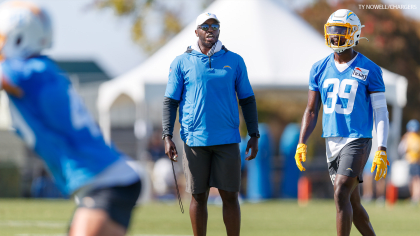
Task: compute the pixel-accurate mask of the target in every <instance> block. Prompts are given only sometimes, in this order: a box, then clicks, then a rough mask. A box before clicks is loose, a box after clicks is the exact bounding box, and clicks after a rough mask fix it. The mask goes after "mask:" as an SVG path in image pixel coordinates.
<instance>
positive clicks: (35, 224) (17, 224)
mask: <svg viewBox="0 0 420 236" xmlns="http://www.w3.org/2000/svg"><path fill="white" fill-rule="evenodd" d="M1 226H6V227H39V228H63V227H66V226H67V223H64V222H51V221H17V220H5V221H0V227H1Z"/></svg>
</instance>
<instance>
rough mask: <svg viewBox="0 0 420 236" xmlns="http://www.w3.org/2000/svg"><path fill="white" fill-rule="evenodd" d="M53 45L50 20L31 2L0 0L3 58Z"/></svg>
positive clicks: (29, 54)
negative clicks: (1, 0) (2, 1)
mask: <svg viewBox="0 0 420 236" xmlns="http://www.w3.org/2000/svg"><path fill="white" fill-rule="evenodd" d="M51 45H52V26H51V20H50V18H49V16H48V14H47V12H46V11H45V10H43V9H42V8H40V7H39V6H37V5H36V4H34V3H32V2H27V1H16V0H13V1H7V2H4V3H2V4H0V54H1V56H2V57H4V58H27V57H30V56H33V55H36V54H39V53H40V52H41V51H42V50H44V49H47V48H50V47H51Z"/></svg>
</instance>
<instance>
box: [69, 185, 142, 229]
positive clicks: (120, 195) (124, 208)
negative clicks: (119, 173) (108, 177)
mask: <svg viewBox="0 0 420 236" xmlns="http://www.w3.org/2000/svg"><path fill="white" fill-rule="evenodd" d="M140 191H141V181H140V180H139V181H137V182H135V183H134V184H131V185H127V186H115V187H106V188H99V189H92V190H89V191H87V192H86V193H84V194H83V195H82V196H81V197H80V199H79V204H78V206H77V207H84V208H90V209H101V210H104V211H106V212H107V213H108V215H109V217H110V218H111V219H112V220H113V221H115V222H117V223H118V224H120V225H122V226H124V227H125V228H126V229H127V228H128V224H129V223H130V218H131V211H132V210H133V208H134V206H135V205H136V202H137V199H138V197H139V195H140Z"/></svg>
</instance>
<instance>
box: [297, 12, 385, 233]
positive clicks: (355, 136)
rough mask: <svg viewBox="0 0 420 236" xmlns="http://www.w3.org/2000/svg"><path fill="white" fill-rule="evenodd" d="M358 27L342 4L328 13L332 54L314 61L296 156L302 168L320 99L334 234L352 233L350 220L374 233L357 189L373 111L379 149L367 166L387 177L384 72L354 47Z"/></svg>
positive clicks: (368, 146) (327, 30)
mask: <svg viewBox="0 0 420 236" xmlns="http://www.w3.org/2000/svg"><path fill="white" fill-rule="evenodd" d="M362 27H363V26H362V25H361V23H360V20H359V18H358V17H357V16H356V14H354V13H353V12H352V11H350V10H346V9H340V10H338V11H336V12H334V13H333V14H332V15H331V16H330V17H329V18H328V21H327V23H326V24H325V40H326V44H327V45H328V46H329V47H330V48H332V49H333V50H334V53H332V54H331V55H329V56H328V57H326V58H324V59H322V60H321V61H318V62H317V63H315V64H314V65H313V66H312V69H311V72H310V78H309V92H308V105H307V107H306V110H305V113H304V115H303V120H302V126H301V130H300V138H299V144H298V147H297V151H296V155H295V159H296V164H297V166H298V167H299V169H300V170H301V171H304V170H305V168H304V167H303V166H302V161H303V162H304V161H306V145H305V143H306V141H307V140H308V138H309V136H310V134H311V133H312V131H313V129H314V128H315V125H316V123H317V119H318V112H319V109H320V107H321V103H322V104H323V111H324V114H323V120H322V124H323V126H322V127H323V134H322V136H323V137H324V138H326V149H327V161H328V169H329V173H330V176H331V180H332V183H333V185H334V200H335V205H336V209H337V213H336V217H337V218H336V226H337V235H340V236H348V235H350V230H351V226H352V222H353V223H354V225H355V226H356V228H357V229H358V230H359V232H360V233H361V234H362V235H364V236H369V235H375V232H374V231H373V228H372V225H371V223H370V221H369V216H368V214H367V212H366V210H365V209H364V208H363V206H362V205H361V202H360V192H359V188H358V186H359V183H362V182H363V176H362V174H363V167H364V166H365V165H366V161H367V159H368V155H369V153H370V149H371V146H372V128H373V114H374V115H375V116H374V117H375V125H376V131H377V137H378V151H377V152H376V153H375V157H374V161H373V166H372V170H371V171H372V172H373V171H374V169H375V167H377V170H376V176H375V180H377V181H378V180H379V179H381V178H382V177H383V178H385V177H386V174H387V168H388V166H387V165H389V164H388V161H387V155H386V143H387V137H388V129H389V120H388V110H387V106H386V100H385V94H384V92H385V85H384V82H383V79H382V71H381V68H380V67H379V66H377V65H376V64H375V63H373V62H372V61H371V60H369V59H368V58H366V57H365V56H364V55H362V54H361V53H358V52H356V51H354V50H353V47H354V46H356V45H357V44H358V43H359V40H360V39H361V38H360V34H361V29H362Z"/></svg>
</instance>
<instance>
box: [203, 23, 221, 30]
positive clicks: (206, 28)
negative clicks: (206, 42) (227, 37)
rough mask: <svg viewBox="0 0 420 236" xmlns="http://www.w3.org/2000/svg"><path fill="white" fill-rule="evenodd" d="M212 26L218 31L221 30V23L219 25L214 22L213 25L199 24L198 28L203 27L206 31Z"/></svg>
mask: <svg viewBox="0 0 420 236" xmlns="http://www.w3.org/2000/svg"><path fill="white" fill-rule="evenodd" d="M210 27H211V29H212V30H213V31H217V30H219V28H220V25H218V24H212V25H208V24H202V25H199V26H198V28H200V29H202V30H204V31H207V30H209V29H210Z"/></svg>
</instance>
